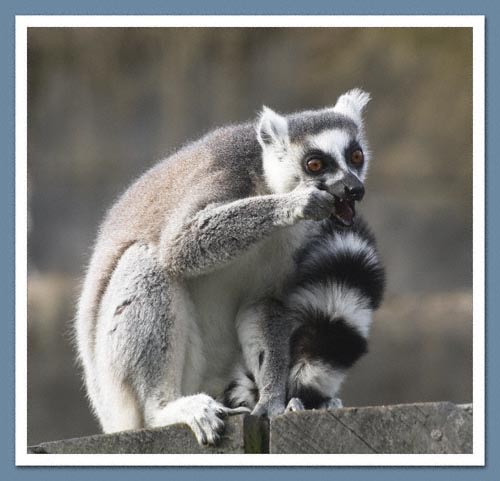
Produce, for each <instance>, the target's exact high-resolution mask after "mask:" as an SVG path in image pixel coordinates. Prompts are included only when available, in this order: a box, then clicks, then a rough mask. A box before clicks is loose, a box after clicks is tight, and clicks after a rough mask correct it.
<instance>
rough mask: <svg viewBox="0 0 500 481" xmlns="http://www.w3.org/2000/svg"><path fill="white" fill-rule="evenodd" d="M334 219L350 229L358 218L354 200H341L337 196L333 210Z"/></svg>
mask: <svg viewBox="0 0 500 481" xmlns="http://www.w3.org/2000/svg"><path fill="white" fill-rule="evenodd" d="M332 215H333V217H334V219H335V220H337V221H338V222H340V224H342V225H344V226H346V227H349V226H351V225H352V224H353V222H354V217H355V216H356V209H355V208H354V200H349V199H341V198H340V197H337V196H335V203H334V208H333V213H332Z"/></svg>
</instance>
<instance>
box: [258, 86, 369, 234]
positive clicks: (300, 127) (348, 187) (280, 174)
mask: <svg viewBox="0 0 500 481" xmlns="http://www.w3.org/2000/svg"><path fill="white" fill-rule="evenodd" d="M369 98H370V97H369V95H368V94H367V93H365V92H362V91H361V90H358V89H355V90H351V91H350V92H348V93H346V94H344V95H342V96H341V97H340V98H339V99H338V101H337V103H336V104H335V106H334V107H331V108H326V109H323V110H317V111H307V112H301V113H297V114H292V115H289V116H286V117H283V116H281V115H279V114H277V113H276V112H274V111H272V110H270V109H268V108H267V107H264V110H263V112H262V115H261V117H260V122H259V125H258V129H257V137H258V139H259V143H260V145H261V147H262V152H263V165H264V174H265V177H266V182H267V184H268V185H269V187H270V189H271V190H272V191H273V192H276V193H280V192H281V193H284V192H290V191H291V190H293V189H295V188H297V187H298V186H301V185H303V186H305V185H315V186H316V187H318V188H319V189H323V190H327V191H328V192H330V193H331V194H332V195H334V196H335V199H336V202H335V209H334V212H332V214H333V215H334V216H335V217H336V218H337V220H338V221H340V222H341V223H342V224H344V225H351V224H352V222H353V219H354V215H355V208H354V203H355V202H356V201H360V200H361V199H362V198H363V195H364V184H363V182H364V180H365V178H366V173H367V170H368V161H369V152H368V147H367V144H366V140H365V138H364V130H363V120H362V113H363V109H364V107H365V106H366V104H367V103H368V100H369Z"/></svg>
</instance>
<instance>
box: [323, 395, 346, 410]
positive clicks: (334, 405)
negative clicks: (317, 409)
mask: <svg viewBox="0 0 500 481" xmlns="http://www.w3.org/2000/svg"><path fill="white" fill-rule="evenodd" d="M321 407H322V408H323V409H339V408H341V407H344V405H343V404H342V400H341V399H339V398H338V397H332V398H330V399H328V401H325V403H324V404H323V405H322V406H321Z"/></svg>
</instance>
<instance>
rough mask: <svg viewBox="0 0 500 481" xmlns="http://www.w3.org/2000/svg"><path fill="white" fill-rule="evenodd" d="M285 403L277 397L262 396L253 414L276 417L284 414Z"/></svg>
mask: <svg viewBox="0 0 500 481" xmlns="http://www.w3.org/2000/svg"><path fill="white" fill-rule="evenodd" d="M284 411H285V403H284V402H283V401H282V400H281V399H277V398H262V397H261V398H260V399H259V402H258V403H257V404H256V405H255V407H254V408H253V411H252V416H267V417H274V416H279V415H280V414H283V412H284Z"/></svg>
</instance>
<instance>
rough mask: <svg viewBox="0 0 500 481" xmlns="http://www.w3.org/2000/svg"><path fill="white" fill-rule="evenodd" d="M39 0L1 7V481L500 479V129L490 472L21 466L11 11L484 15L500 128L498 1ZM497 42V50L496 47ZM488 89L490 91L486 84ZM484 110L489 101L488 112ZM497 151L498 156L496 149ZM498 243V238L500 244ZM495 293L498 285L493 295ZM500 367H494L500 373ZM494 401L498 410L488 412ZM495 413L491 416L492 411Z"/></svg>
mask: <svg viewBox="0 0 500 481" xmlns="http://www.w3.org/2000/svg"><path fill="white" fill-rule="evenodd" d="M40 3H41V2H36V1H34V0H25V1H18V2H14V1H9V0H3V1H2V2H1V4H0V55H1V59H2V65H3V68H4V72H5V71H6V72H7V74H6V75H2V76H1V82H2V84H1V88H0V105H1V106H2V110H1V112H0V118H1V123H0V125H2V129H1V131H0V149H1V152H2V156H1V159H2V160H1V162H0V174H1V175H0V219H1V221H2V223H3V225H4V231H3V232H2V235H1V236H0V273H1V274H0V276H1V278H2V283H1V286H2V289H0V306H2V310H1V314H2V317H3V322H2V324H1V335H0V346H1V349H0V356H1V361H2V362H0V373H1V375H0V379H2V380H3V394H2V398H1V399H2V404H1V406H2V409H1V410H0V419H1V420H2V421H1V422H0V425H1V426H2V430H1V435H0V441H1V444H0V447H1V449H0V473H1V474H2V475H3V476H2V479H9V480H12V481H15V480H23V479H37V480H50V481H57V480H59V479H60V480H66V479H68V478H70V477H71V479H72V481H79V480H83V479H89V478H91V477H92V478H96V477H97V478H98V479H116V480H120V481H127V480H135V479H138V478H140V477H142V478H144V477H147V478H148V479H158V480H160V479H161V480H165V479H176V480H181V481H182V480H186V479H191V478H193V477H195V476H196V477H200V478H201V479H203V480H204V481H205V480H207V481H210V480H212V479H213V480H215V479H217V480H219V479H224V478H227V479H231V478H233V477H234V476H238V478H239V480H240V481H246V480H252V481H253V479H254V478H255V476H264V477H273V478H278V479H283V480H285V479H286V480H287V481H288V480H292V481H293V480H299V479H303V478H304V477H307V478H309V479H326V478H331V477H334V476H339V477H341V479H347V480H350V479H352V480H354V479H356V480H357V479H367V478H370V479H375V480H377V479H380V480H382V479H383V480H387V481H391V480H398V481H399V480H400V479H401V478H402V477H403V476H404V478H405V479H406V481H412V480H420V479H432V480H433V479H436V480H441V479H442V480H445V479H450V478H453V479H454V480H455V481H461V480H470V479H471V478H473V479H476V480H479V481H480V480H493V479H495V477H496V479H498V477H499V475H500V463H499V459H498V455H497V456H495V455H494V453H495V452H498V450H499V449H500V439H499V432H500V419H499V418H498V415H497V414H496V413H495V406H497V405H498V404H499V402H500V399H499V376H498V373H497V369H498V368H500V354H499V353H498V351H497V350H496V349H494V344H493V343H494V341H495V339H498V338H499V336H500V332H499V329H500V328H499V323H498V322H495V321H496V318H497V317H499V316H500V309H499V306H498V302H497V303H495V302H494V301H495V296H489V295H488V294H489V292H490V290H491V289H490V288H491V287H493V286H499V285H500V252H499V250H498V249H494V248H493V249H488V247H489V246H491V245H493V246H495V245H496V244H497V243H498V240H499V233H500V221H499V213H498V210H496V209H488V205H491V206H494V205H495V203H500V195H499V194H498V193H497V192H496V189H494V186H495V185H496V182H495V181H500V161H498V160H497V157H498V154H499V153H500V152H499V150H500V149H499V148H500V138H499V136H498V135H491V136H488V135H487V139H486V155H487V162H486V173H487V177H488V182H487V183H486V202H487V206H486V229H487V233H486V246H487V249H486V253H487V257H486V296H487V299H486V314H487V316H486V333H487V336H486V352H487V360H486V379H487V386H486V388H487V389H486V394H487V397H486V419H487V425H486V439H487V444H486V463H487V465H486V467H484V468H477V467H476V468H453V467H449V468H444V467H439V468H422V467H420V468H395V467H394V468H386V467H372V468H347V467H339V468H323V467H315V468H269V467H268V468H264V467H262V468H260V467H256V468H253V467H251V468H248V467H247V468H233V467H224V468H222V467H221V468H205V467H203V468H172V467H154V468H153V467H152V468H146V467H129V468H103V467H96V468H90V467H87V468H76V467H57V468H48V467H40V468H34V467H18V468H16V466H15V460H14V289H15V285H14V284H15V276H14V273H15V270H14V172H15V160H14V159H15V156H14V154H15V151H14V147H15V145H14V126H15V122H14V119H15V112H14V105H15V102H14V86H15V78H14V75H15V74H14V45H15V15H37V14H65V15H70V14H72V15H79V14H82V15H83V14H95V15H98V14H117V15H118V14H121V15H123V14H179V15H180V14H324V15H327V14H328V15H332V14H337V15H339V14H344V15H345V14H350V15H359V14H377V15H384V14H386V15H416V14H422V15H430V14H433V15H485V16H486V53H487V57H486V105H487V107H486V132H487V133H488V131H489V127H492V131H493V132H494V129H495V128H496V129H498V126H499V125H500V118H499V116H500V113H499V110H498V106H500V99H499V89H498V87H497V86H498V85H499V84H500V75H499V74H500V66H499V54H498V47H497V46H498V45H500V38H499V34H498V31H499V23H500V22H499V20H500V12H499V10H500V7H499V4H498V3H497V5H495V2H494V1H488V0H476V1H475V2H472V1H465V2H464V1H462V2H461V3H460V6H459V5H458V4H457V3H456V2H454V1H452V0H446V1H444V0H441V1H440V2H439V4H438V3H437V2H436V0H420V1H419V2H418V5H409V4H407V5H402V3H401V2H397V1H395V0H382V1H379V2H377V6H376V7H374V5H373V2H372V1H370V0H351V1H350V2H348V3H347V2H345V5H339V2H335V4H333V2H328V1H325V0H309V1H308V2H307V3H306V2H303V1H297V0H288V1H286V0H280V1H274V2H271V0H267V1H266V0H256V1H254V2H253V5H252V8H249V7H245V6H243V5H236V4H235V2H231V3H229V2H226V1H224V0H212V1H211V2H210V5H207V3H206V2H205V3H204V2H203V1H202V0H182V1H181V0H175V1H171V2H169V3H168V4H167V5H165V4H161V3H160V2H157V1H155V0H142V1H141V2H140V8H138V7H137V3H135V2H133V1H132V0H122V1H121V2H120V3H119V6H117V3H118V2H114V3H115V5H113V4H112V2H111V1H109V0H89V1H85V2H81V1H80V2H78V3H76V2H71V1H70V0H49V1H47V0H46V1H44V2H43V5H41V4H40ZM496 47H497V48H496ZM488 87H491V89H489V88H488ZM488 106H493V107H490V108H488ZM496 154H497V155H496ZM495 241H496V242H495ZM493 292H495V291H493ZM495 368H497V369H495ZM491 407H493V411H492V409H491ZM490 413H491V414H492V415H491V416H490V415H489V414H490Z"/></svg>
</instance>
